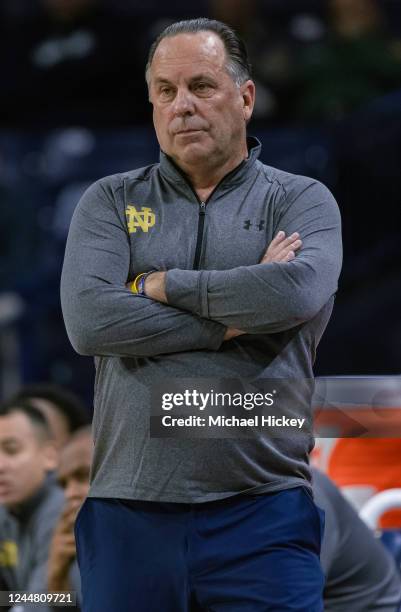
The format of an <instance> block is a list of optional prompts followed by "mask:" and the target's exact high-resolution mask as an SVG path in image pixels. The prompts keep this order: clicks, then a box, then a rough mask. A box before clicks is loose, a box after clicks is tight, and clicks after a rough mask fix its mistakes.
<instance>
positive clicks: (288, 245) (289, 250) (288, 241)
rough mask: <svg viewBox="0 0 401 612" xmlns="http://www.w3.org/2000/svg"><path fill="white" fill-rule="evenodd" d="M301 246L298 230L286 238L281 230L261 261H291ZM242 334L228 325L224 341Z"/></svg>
mask: <svg viewBox="0 0 401 612" xmlns="http://www.w3.org/2000/svg"><path fill="white" fill-rule="evenodd" d="M301 246H302V240H300V239H299V234H298V232H295V233H294V234H291V236H289V237H288V238H286V237H285V232H282V231H280V232H278V234H277V236H276V237H275V238H273V240H272V241H271V243H270V244H269V246H268V247H267V249H266V252H265V254H264V255H263V257H262V259H261V260H260V262H259V263H272V262H288V261H291V260H292V259H294V257H295V251H297V250H298V249H299V248H300V247H301ZM242 334H245V332H243V331H241V330H240V329H234V328H232V327H227V330H226V333H225V335H224V338H223V342H226V341H227V340H232V338H236V337H237V336H242Z"/></svg>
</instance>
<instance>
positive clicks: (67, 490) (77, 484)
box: [57, 435, 93, 511]
mask: <svg viewBox="0 0 401 612" xmlns="http://www.w3.org/2000/svg"><path fill="white" fill-rule="evenodd" d="M92 448H93V444H92V440H91V437H90V436H89V435H88V436H80V437H79V438H76V439H73V440H72V441H71V442H69V443H68V444H67V446H66V447H65V448H64V449H63V451H62V453H61V457H60V463H59V467H58V471H57V479H58V482H59V483H60V485H61V486H62V487H63V489H64V495H65V498H66V503H67V506H68V507H69V508H70V509H72V510H75V511H78V509H79V508H80V506H81V505H82V503H83V502H84V500H85V497H86V496H87V494H88V490H89V472H90V466H91V460H92Z"/></svg>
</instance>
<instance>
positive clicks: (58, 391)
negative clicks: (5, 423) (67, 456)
mask: <svg viewBox="0 0 401 612" xmlns="http://www.w3.org/2000/svg"><path fill="white" fill-rule="evenodd" d="M12 401H14V402H15V401H23V402H24V403H27V404H30V405H31V406H34V407H35V408H38V410H40V411H41V412H42V413H43V414H44V416H45V417H46V419H47V421H48V423H49V425H50V429H51V431H52V434H53V437H54V440H55V443H56V446H57V448H59V449H60V448H62V447H63V446H64V445H65V444H66V443H67V442H68V440H69V438H70V436H71V434H72V433H73V432H74V431H76V430H77V429H79V428H80V427H83V426H85V425H87V424H88V423H89V422H90V418H89V414H88V411H87V410H86V407H85V405H84V404H83V403H82V401H81V400H80V399H79V397H77V396H76V395H75V393H73V392H72V391H69V390H67V389H64V387H61V386H60V385H56V384H33V385H27V386H25V387H23V388H22V389H21V390H20V391H19V392H18V393H17V395H16V396H15V397H14V398H13V400H12Z"/></svg>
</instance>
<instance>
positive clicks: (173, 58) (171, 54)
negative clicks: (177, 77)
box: [151, 32, 226, 76]
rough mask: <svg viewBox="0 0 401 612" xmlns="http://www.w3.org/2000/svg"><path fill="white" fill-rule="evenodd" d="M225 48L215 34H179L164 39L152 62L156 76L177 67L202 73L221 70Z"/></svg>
mask: <svg viewBox="0 0 401 612" xmlns="http://www.w3.org/2000/svg"><path fill="white" fill-rule="evenodd" d="M225 59H226V57H225V48H224V44H223V42H222V40H221V39H220V38H219V36H217V34H215V33H214V32H196V33H193V34H192V33H190V34H177V35H176V36H171V37H170V36H168V37H166V38H163V40H162V41H161V42H160V43H159V45H158V47H157V49H156V51H155V54H154V57H153V61H152V66H151V67H152V71H153V72H154V76H156V73H159V71H160V70H165V69H168V68H169V67H171V68H174V67H177V66H183V67H192V68H193V70H194V71H197V72H199V69H200V68H201V70H202V72H203V71H204V70H205V69H207V68H208V67H209V69H210V70H213V69H216V68H217V69H218V68H221V67H222V66H223V65H224V63H225Z"/></svg>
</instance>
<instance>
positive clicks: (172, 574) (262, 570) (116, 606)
mask: <svg viewBox="0 0 401 612" xmlns="http://www.w3.org/2000/svg"><path fill="white" fill-rule="evenodd" d="M323 528H324V512H323V511H322V510H320V508H318V507H317V506H316V505H315V504H314V502H313V500H312V498H311V496H310V494H309V492H308V490H307V489H306V488H305V487H296V488H294V489H288V490H285V491H279V492H277V493H269V494H264V495H254V496H235V497H230V498H228V499H225V500H220V501H215V502H207V503H203V504H175V503H157V502H141V501H125V500H117V499H100V498H88V499H87V500H86V501H85V503H84V505H83V506H82V508H81V510H80V512H79V515H78V518H77V522H76V525H75V537H76V540H77V556H78V563H79V568H80V572H81V579H82V593H83V607H82V609H83V612H195V611H196V612H201V611H208V612H228V611H229V612H267V611H268V610H271V611H274V612H285V611H286V610H291V611H294V610H302V611H304V612H322V611H323V603H322V592H323V585H324V576H323V572H322V569H321V567H320V562H319V553H320V542H321V537H322V535H323Z"/></svg>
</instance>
